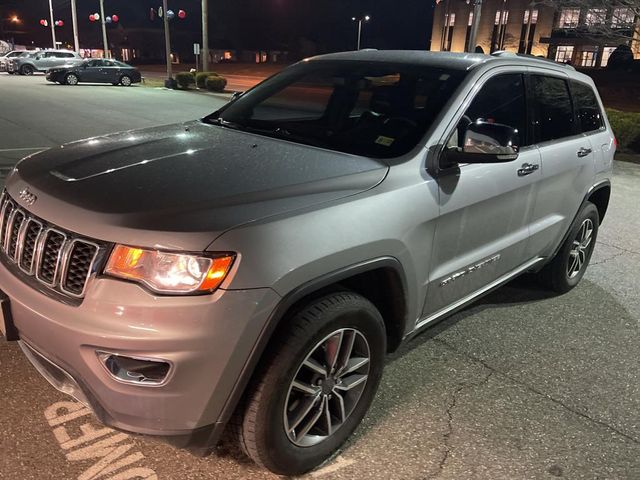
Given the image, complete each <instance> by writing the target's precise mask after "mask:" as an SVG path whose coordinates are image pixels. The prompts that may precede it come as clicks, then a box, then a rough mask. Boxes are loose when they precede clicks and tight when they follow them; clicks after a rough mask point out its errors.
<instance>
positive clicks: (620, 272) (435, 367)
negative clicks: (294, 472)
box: [0, 74, 640, 480]
mask: <svg viewBox="0 0 640 480" xmlns="http://www.w3.org/2000/svg"><path fill="white" fill-rule="evenodd" d="M50 92H51V93H50ZM212 102H213V99H210V98H209V97H204V96H200V95H198V94H193V93H184V92H171V91H165V90H161V89H158V90H156V89H148V88H130V89H125V88H121V87H110V86H109V87H90V86H88V87H86V86H85V87H77V88H76V87H74V88H67V87H57V86H55V87H54V86H48V85H46V84H44V79H43V78H42V77H33V78H24V77H19V78H18V77H9V76H7V75H3V74H0V149H2V150H7V149H9V148H11V147H13V148H22V147H34V146H49V145H53V144H55V143H59V142H62V141H68V140H73V139H77V138H81V137H83V136H88V135H98V134H102V133H107V132H109V131H113V130H118V129H129V128H133V127H136V126H139V127H142V126H149V125H154V124H162V123H167V122H171V121H180V120H186V119H189V118H194V117H198V116H201V115H203V114H205V113H207V112H208V111H211V110H214V109H215V108H216V106H215V105H213V103H212ZM39 143H40V144H41V145H39ZM1 154H2V153H0V155H1ZM16 158H18V154H17V153H16V154H13V153H12V154H11V155H4V156H3V157H2V161H3V162H6V163H5V164H6V165H10V162H11V161H14V160H15V159H16ZM638 205H640V166H636V165H632V164H625V163H617V164H616V172H615V178H614V190H613V197H612V201H611V206H610V211H609V213H608V216H607V218H606V220H605V223H604V224H603V226H602V229H601V231H600V237H599V240H598V245H597V247H596V249H595V253H594V256H593V259H592V265H591V266H590V268H589V270H588V271H587V274H586V276H585V278H584V280H583V282H582V283H581V284H580V285H579V286H578V287H577V288H576V289H575V290H573V291H572V292H570V293H569V294H567V295H563V296H555V295H550V294H549V293H548V292H546V291H544V290H542V289H540V288H539V287H537V286H536V285H535V283H533V282H532V280H531V279H530V278H526V277H523V278H521V279H518V280H516V281H514V282H512V283H511V284H509V285H507V286H505V287H503V288H501V289H500V290H498V291H496V292H494V293H493V294H491V295H489V296H487V297H485V298H484V299H482V300H481V301H480V302H478V303H476V304H474V305H472V306H471V307H469V308H467V309H466V310H464V311H462V312H460V313H458V314H456V315H455V316H453V317H451V318H449V319H447V320H445V321H444V322H442V323H440V324H439V325H437V326H436V327H434V328H433V329H431V330H429V331H427V332H425V333H424V334H422V335H420V336H418V337H416V338H415V339H414V340H412V341H411V342H409V343H408V344H406V345H404V346H403V347H402V348H401V349H400V351H399V352H396V353H394V354H393V355H391V356H390V357H389V359H388V362H387V365H386V369H385V374H384V377H383V380H382V384H381V387H380V390H379V392H378V394H377V396H376V399H375V401H374V403H373V406H372V409H371V411H370V412H369V414H368V415H367V417H366V419H365V420H364V422H363V424H362V425H361V426H360V427H359V429H358V430H357V432H356V435H355V436H354V437H353V438H352V439H351V440H350V441H349V443H348V444H347V445H346V446H345V447H344V448H343V449H342V450H341V451H340V452H338V454H337V455H336V456H335V457H334V458H333V459H332V460H331V461H330V462H328V463H327V464H326V465H324V466H323V467H322V468H320V469H319V470H317V471H315V472H313V473H311V474H309V475H307V476H306V478H308V479H316V478H317V479H385V480H386V479H436V478H437V479H452V480H453V479H456V480H461V479H553V478H567V479H574V478H575V479H577V478H580V479H583V478H584V479H638V478H640V382H639V380H640V368H639V367H640V360H639V356H638V351H639V347H640V329H639V325H638V324H639V321H640V295H638V292H639V291H640V275H639V274H638V271H640V235H638V232H639V231H640V211H639V210H638ZM101 428H102V427H101V426H100V425H99V424H98V423H97V422H96V421H95V420H94V419H93V418H92V417H91V415H90V414H89V413H88V411H86V410H85V409H83V408H82V407H81V406H80V405H78V404H77V403H75V402H73V401H70V400H69V399H68V398H67V397H65V396H64V395H63V394H61V393H59V392H57V391H56V390H54V389H53V388H52V387H50V386H49V385H48V384H47V383H46V382H45V381H44V380H43V379H42V378H41V377H40V376H39V374H38V373H37V372H36V371H35V370H34V369H33V368H32V367H31V366H30V365H29V364H28V362H27V360H26V359H25V358H24V357H23V355H22V354H21V352H20V351H19V348H18V347H17V345H15V344H12V343H6V342H4V341H0V478H2V479H5V478H6V479H82V480H88V479H94V478H104V479H112V480H124V479H130V478H147V479H152V478H160V479H263V478H274V476H273V475H270V474H268V473H265V472H264V471H261V470H260V469H258V468H257V467H255V466H253V465H252V464H251V463H249V462H248V461H247V460H246V459H244V458H243V457H242V455H241V454H240V453H239V452H238V450H237V448H236V447H235V446H234V445H233V444H232V443H229V442H228V441H227V442H224V443H223V444H222V445H221V446H220V447H219V448H218V450H217V452H216V454H215V455H211V456H209V457H205V458H199V457H193V456H191V455H190V454H189V453H187V452H184V451H180V450H176V449H174V448H172V447H169V446H167V445H164V444H160V443H157V442H155V441H152V440H150V439H148V438H143V437H135V438H134V437H131V436H127V435H124V434H120V433H118V432H114V431H111V430H99V432H98V433H96V434H95V436H94V437H93V438H95V440H94V441H93V442H89V441H84V442H83V441H82V439H80V440H78V441H74V439H77V438H79V437H81V435H82V434H83V433H84V434H85V435H87V434H88V433H89V434H90V433H91V432H93V430H92V429H101ZM98 434H99V436H98Z"/></svg>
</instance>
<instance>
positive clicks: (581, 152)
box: [578, 147, 593, 158]
mask: <svg viewBox="0 0 640 480" xmlns="http://www.w3.org/2000/svg"><path fill="white" fill-rule="evenodd" d="M591 153H593V150H592V149H591V148H585V147H582V148H581V149H580V150H578V157H579V158H584V157H588V156H589V155H591Z"/></svg>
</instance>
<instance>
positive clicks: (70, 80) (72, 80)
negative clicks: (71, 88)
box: [67, 75, 78, 85]
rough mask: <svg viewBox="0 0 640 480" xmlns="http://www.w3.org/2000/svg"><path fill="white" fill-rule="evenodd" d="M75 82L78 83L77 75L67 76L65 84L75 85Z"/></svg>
mask: <svg viewBox="0 0 640 480" xmlns="http://www.w3.org/2000/svg"><path fill="white" fill-rule="evenodd" d="M77 84H78V77H76V76H75V75H69V76H67V85H77Z"/></svg>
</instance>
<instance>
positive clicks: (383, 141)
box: [376, 135, 395, 147]
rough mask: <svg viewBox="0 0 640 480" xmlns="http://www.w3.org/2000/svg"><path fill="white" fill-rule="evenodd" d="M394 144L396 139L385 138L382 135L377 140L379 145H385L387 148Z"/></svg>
mask: <svg viewBox="0 0 640 480" xmlns="http://www.w3.org/2000/svg"><path fill="white" fill-rule="evenodd" d="M393 142H395V138H391V137H385V136H384V135H380V136H379V137H378V138H377V139H376V143H377V144H378V145H384V146H385V147H390V146H391V145H392V144H393Z"/></svg>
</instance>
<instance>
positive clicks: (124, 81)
mask: <svg viewBox="0 0 640 480" xmlns="http://www.w3.org/2000/svg"><path fill="white" fill-rule="evenodd" d="M120 85H122V86H123V87H129V86H131V77H130V76H128V75H123V76H122V77H120Z"/></svg>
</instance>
